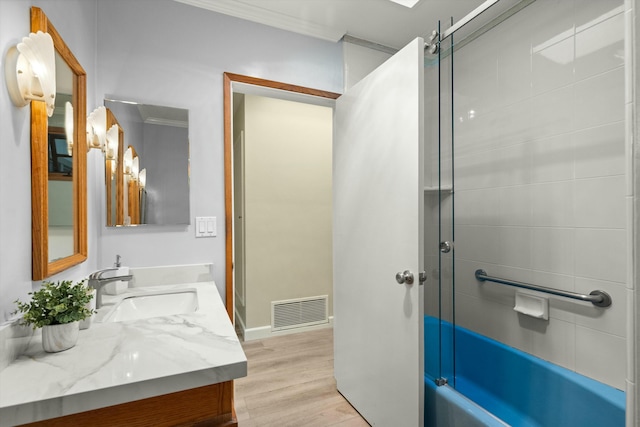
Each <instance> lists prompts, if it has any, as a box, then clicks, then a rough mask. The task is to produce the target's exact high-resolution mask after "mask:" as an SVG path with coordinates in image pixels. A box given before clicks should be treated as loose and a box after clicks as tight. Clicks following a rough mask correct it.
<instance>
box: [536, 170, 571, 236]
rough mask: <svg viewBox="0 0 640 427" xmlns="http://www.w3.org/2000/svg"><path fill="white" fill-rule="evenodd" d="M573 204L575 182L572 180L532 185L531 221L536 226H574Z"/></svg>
mask: <svg viewBox="0 0 640 427" xmlns="http://www.w3.org/2000/svg"><path fill="white" fill-rule="evenodd" d="M573 205H574V203H573V183H572V182H571V181H560V182H552V183H547V184H535V185H532V186H531V206H532V219H531V223H532V224H533V225H534V226H540V227H571V226H573V223H574V212H573Z"/></svg>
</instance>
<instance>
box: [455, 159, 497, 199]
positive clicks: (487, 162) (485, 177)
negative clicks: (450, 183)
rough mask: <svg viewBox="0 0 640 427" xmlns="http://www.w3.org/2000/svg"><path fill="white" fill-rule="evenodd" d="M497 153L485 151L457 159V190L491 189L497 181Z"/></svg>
mask: <svg viewBox="0 0 640 427" xmlns="http://www.w3.org/2000/svg"><path fill="white" fill-rule="evenodd" d="M494 164H495V153H494V152H493V151H488V152H487V151H485V152H482V153H478V154H477V155H472V156H464V157H456V163H455V179H456V181H455V182H456V190H471V189H478V188H487V187H491V186H492V183H494V182H495V181H496V179H497V174H496V172H495V170H494V168H493V165H494Z"/></svg>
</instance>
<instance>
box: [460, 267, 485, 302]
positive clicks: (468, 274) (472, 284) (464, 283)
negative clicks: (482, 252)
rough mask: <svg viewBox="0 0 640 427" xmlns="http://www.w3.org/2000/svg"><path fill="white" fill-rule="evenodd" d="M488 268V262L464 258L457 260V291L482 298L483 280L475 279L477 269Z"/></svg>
mask: <svg viewBox="0 0 640 427" xmlns="http://www.w3.org/2000/svg"><path fill="white" fill-rule="evenodd" d="M481 268H487V264H485V263H482V262H477V261H468V260H464V259H457V260H456V292H460V293H463V294H466V295H469V296H472V297H475V298H481V292H480V288H481V286H483V285H482V283H481V282H479V281H477V280H476V279H475V271H476V270H478V269H481Z"/></svg>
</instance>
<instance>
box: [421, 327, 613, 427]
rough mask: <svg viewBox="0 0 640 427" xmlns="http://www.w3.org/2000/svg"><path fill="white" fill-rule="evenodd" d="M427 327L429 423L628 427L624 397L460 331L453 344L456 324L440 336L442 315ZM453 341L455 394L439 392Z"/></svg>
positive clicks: (430, 425) (446, 389) (450, 389)
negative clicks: (438, 379) (440, 375)
mask: <svg viewBox="0 0 640 427" xmlns="http://www.w3.org/2000/svg"><path fill="white" fill-rule="evenodd" d="M424 322H425V325H424V326H425V328H424V331H425V332H424V333H425V370H426V374H425V426H428V427H446V426H465V427H474V426H479V427H480V426H504V425H510V426H527V427H528V426H550V427H556V426H562V427H583V426H606V427H618V426H619V427H624V425H625V393H624V392H622V391H620V390H617V389H615V388H613V387H610V386H608V385H606V384H602V383H600V382H598V381H595V380H592V379H590V378H587V377H585V376H583V375H580V374H577V373H575V372H573V371H570V370H568V369H565V368H561V367H559V366H557V365H554V364H553V363H549V362H546V361H544V360H542V359H539V358H537V357H534V356H531V355H529V354H527V353H524V352H522V351H520V350H517V349H515V348H512V347H508V346H506V345H504V344H502V343H499V342H497V341H494V340H492V339H489V338H486V337H484V336H482V335H479V334H476V333H474V332H471V331H469V330H467V329H464V328H461V327H456V328H455V340H454V339H453V338H452V337H453V333H454V331H452V329H451V324H449V323H443V329H442V335H439V334H440V330H439V328H438V326H439V321H438V319H436V318H433V317H429V316H425V320H424ZM454 342H455V354H456V360H455V389H454V388H453V387H450V386H448V385H446V386H442V387H437V386H436V385H435V383H434V378H433V377H434V376H437V372H439V369H442V372H448V373H449V374H445V376H449V375H451V373H452V371H453V366H452V365H451V360H452V359H451V358H450V357H447V354H451V351H453V345H452V344H453V343H454ZM440 344H441V345H442V347H443V349H444V351H443V354H444V356H443V359H442V364H440V359H439V354H440V353H439V347H440ZM449 381H450V382H451V378H449Z"/></svg>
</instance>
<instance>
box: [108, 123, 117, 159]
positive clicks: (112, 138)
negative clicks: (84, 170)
mask: <svg viewBox="0 0 640 427" xmlns="http://www.w3.org/2000/svg"><path fill="white" fill-rule="evenodd" d="M119 133H120V128H119V127H118V125H113V126H111V127H110V128H109V130H108V131H107V143H106V145H105V150H104V153H105V157H106V158H107V160H115V159H117V158H118V139H119Z"/></svg>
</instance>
